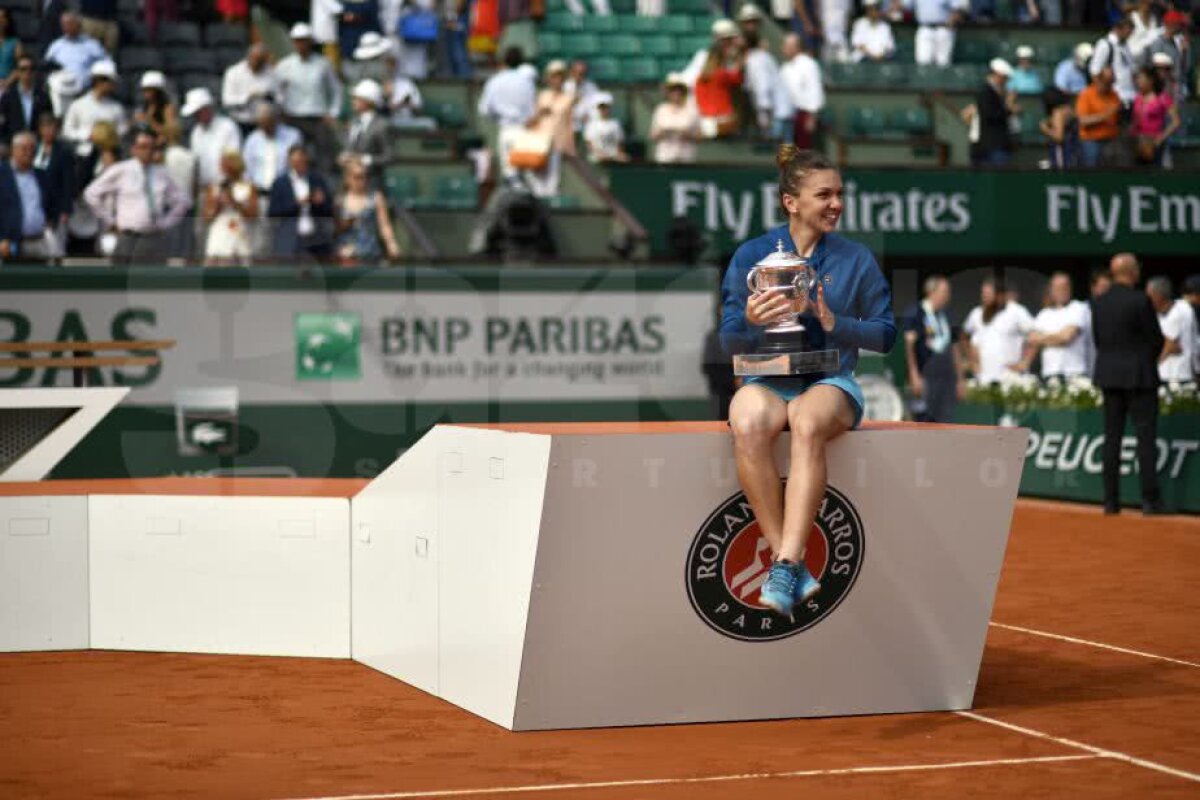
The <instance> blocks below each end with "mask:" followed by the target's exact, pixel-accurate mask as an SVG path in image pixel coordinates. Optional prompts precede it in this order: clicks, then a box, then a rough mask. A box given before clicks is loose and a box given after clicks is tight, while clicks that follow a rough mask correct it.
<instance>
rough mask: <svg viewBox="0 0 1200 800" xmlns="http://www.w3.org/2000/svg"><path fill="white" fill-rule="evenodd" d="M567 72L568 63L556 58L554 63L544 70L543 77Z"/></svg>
mask: <svg viewBox="0 0 1200 800" xmlns="http://www.w3.org/2000/svg"><path fill="white" fill-rule="evenodd" d="M566 71H567V62H565V61H563V60H562V59H561V58H556V59H554V60H553V61H551V62H550V63H549V64H547V65H546V68H545V69H543V70H542V74H543V75H553V74H554V73H556V72H566Z"/></svg>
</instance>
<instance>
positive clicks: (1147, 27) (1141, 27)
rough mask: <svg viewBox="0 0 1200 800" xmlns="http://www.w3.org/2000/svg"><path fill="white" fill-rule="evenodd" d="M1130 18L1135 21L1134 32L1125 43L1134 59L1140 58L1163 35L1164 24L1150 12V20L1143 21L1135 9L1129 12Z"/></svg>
mask: <svg viewBox="0 0 1200 800" xmlns="http://www.w3.org/2000/svg"><path fill="white" fill-rule="evenodd" d="M1129 18H1130V19H1131V20H1133V32H1132V33H1130V34H1129V39H1128V40H1126V42H1125V43H1126V44H1127V45H1129V52H1131V53H1133V57H1134V58H1140V57H1141V55H1142V51H1143V50H1145V49H1146V46H1147V45H1149V44H1150V43H1151V42H1153V41H1154V40H1155V39H1157V38H1158V37H1159V36H1161V35H1162V32H1163V28H1162V23H1161V22H1160V21H1159V18H1158V15H1156V14H1155V13H1154V12H1153V11H1151V12H1150V18H1149V19H1142V15H1141V14H1140V13H1138V11H1137V10H1136V9H1135V10H1133V11H1130V12H1129Z"/></svg>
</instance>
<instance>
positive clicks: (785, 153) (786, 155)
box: [775, 144, 800, 169]
mask: <svg viewBox="0 0 1200 800" xmlns="http://www.w3.org/2000/svg"><path fill="white" fill-rule="evenodd" d="M799 152H800V148H799V147H796V145H794V144H781V145H779V150H777V151H776V153H775V163H776V164H777V165H778V166H779V168H780V169H787V167H788V164H790V163H791V162H792V159H793V158H795V157H796V155H797V154H798V153H799Z"/></svg>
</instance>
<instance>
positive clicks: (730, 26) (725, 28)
mask: <svg viewBox="0 0 1200 800" xmlns="http://www.w3.org/2000/svg"><path fill="white" fill-rule="evenodd" d="M739 33H740V31H739V30H738V26H737V25H736V24H735V23H734V21H733V20H731V19H719V20H717V21H716V22H714V23H713V24H712V37H713V38H714V39H728V38H730V37H731V36H737V35H738V34H739Z"/></svg>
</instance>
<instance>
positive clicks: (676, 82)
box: [663, 72, 688, 89]
mask: <svg viewBox="0 0 1200 800" xmlns="http://www.w3.org/2000/svg"><path fill="white" fill-rule="evenodd" d="M663 86H682V87H683V88H684V89H686V88H688V82H687V78H685V77H683V73H682V72H668V73H667V78H666V80H664V81H663Z"/></svg>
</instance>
